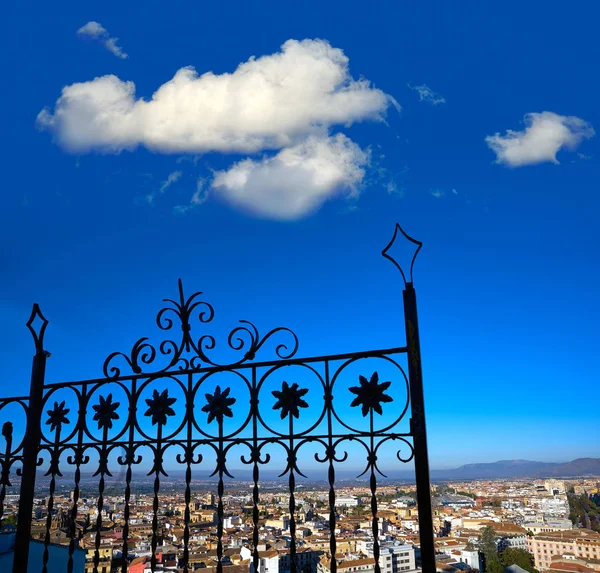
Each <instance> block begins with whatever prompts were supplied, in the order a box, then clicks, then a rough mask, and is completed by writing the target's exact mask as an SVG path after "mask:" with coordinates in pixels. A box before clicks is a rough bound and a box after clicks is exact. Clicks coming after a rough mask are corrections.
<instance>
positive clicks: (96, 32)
mask: <svg viewBox="0 0 600 573" xmlns="http://www.w3.org/2000/svg"><path fill="white" fill-rule="evenodd" d="M77 35H78V36H79V37H81V38H92V39H93V40H97V41H99V42H100V43H101V44H102V45H103V46H104V47H105V48H106V49H107V50H108V51H109V52H111V53H112V54H114V55H115V56H117V58H121V59H123V60H124V59H125V58H127V54H126V53H125V52H123V50H122V48H121V47H120V46H118V45H117V42H118V41H119V38H113V37H112V36H111V35H110V34H109V33H108V30H107V29H106V28H105V27H104V26H103V25H102V24H100V23H99V22H94V21H92V22H88V23H87V24H85V26H81V28H79V30H77Z"/></svg>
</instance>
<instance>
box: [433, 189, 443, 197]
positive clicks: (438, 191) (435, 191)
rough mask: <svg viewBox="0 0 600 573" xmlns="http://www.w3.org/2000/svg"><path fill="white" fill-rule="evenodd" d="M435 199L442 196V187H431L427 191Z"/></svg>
mask: <svg viewBox="0 0 600 573" xmlns="http://www.w3.org/2000/svg"><path fill="white" fill-rule="evenodd" d="M429 192H430V193H431V194H432V195H433V196H434V197H435V198H436V199H439V198H440V197H443V196H444V190H443V189H431V191H429Z"/></svg>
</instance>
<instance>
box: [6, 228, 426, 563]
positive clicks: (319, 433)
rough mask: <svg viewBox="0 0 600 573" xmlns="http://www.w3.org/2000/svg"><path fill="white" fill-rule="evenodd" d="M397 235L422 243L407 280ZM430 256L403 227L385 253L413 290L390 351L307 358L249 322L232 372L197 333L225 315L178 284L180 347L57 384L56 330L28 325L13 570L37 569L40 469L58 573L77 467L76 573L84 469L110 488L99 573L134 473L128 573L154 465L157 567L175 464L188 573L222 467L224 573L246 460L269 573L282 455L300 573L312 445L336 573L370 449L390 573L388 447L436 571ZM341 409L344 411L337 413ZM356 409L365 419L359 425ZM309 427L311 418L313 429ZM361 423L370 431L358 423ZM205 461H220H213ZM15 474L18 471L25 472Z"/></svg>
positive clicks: (151, 349)
mask: <svg viewBox="0 0 600 573" xmlns="http://www.w3.org/2000/svg"><path fill="white" fill-rule="evenodd" d="M399 233H400V234H402V235H403V236H404V237H405V238H407V239H408V240H409V241H411V242H412V243H414V244H415V245H416V246H417V248H416V251H415V253H414V256H413V257H412V260H411V264H410V269H409V271H408V273H406V274H405V272H404V271H403V269H402V267H401V266H400V264H399V263H398V262H397V261H396V260H395V259H394V258H393V257H392V255H391V254H390V249H391V247H392V245H393V243H394V241H395V240H396V238H397V236H398V234H399ZM420 248H421V243H420V242H418V241H416V240H414V239H412V238H410V237H409V236H408V235H406V234H405V233H404V231H403V230H402V229H401V228H400V226H398V225H397V226H396V230H395V233H394V237H393V238H392V241H391V242H390V244H389V245H388V246H387V247H386V248H385V249H384V251H383V253H382V254H383V255H384V256H385V257H386V258H388V259H389V260H390V261H392V263H393V264H394V265H395V266H396V267H397V268H398V270H399V271H400V273H401V274H402V277H403V279H404V283H405V288H404V314H405V331H406V345H404V346H398V347H392V348H388V349H383V350H373V351H361V352H352V353H346V354H338V355H328V356H316V357H309V358H298V357H297V351H298V338H297V337H296V335H295V334H294V333H293V332H292V331H291V330H289V329H287V328H275V329H273V330H271V331H269V332H267V333H266V334H265V335H262V336H261V335H260V333H259V330H258V329H257V328H256V327H255V326H254V325H253V324H252V323H250V322H248V321H240V324H239V326H237V327H236V328H234V329H233V330H232V331H231V333H230V334H229V336H228V338H227V342H228V348H229V350H230V351H231V352H233V353H234V354H235V358H234V359H233V360H231V361H229V362H228V363H220V362H217V361H216V359H215V358H214V353H213V351H214V350H215V349H216V348H217V340H216V338H214V337H213V336H211V335H209V334H204V333H202V334H201V335H200V336H196V335H195V334H194V333H195V332H196V328H197V327H198V325H200V326H202V325H207V324H209V323H210V322H211V321H212V320H213V318H214V316H215V313H214V309H213V307H212V306H211V305H210V304H209V303H207V302H205V301H204V300H203V299H201V295H202V293H199V292H198V293H194V294H192V295H191V296H186V295H185V293H184V289H183V285H182V282H181V280H180V281H179V284H178V286H179V288H178V296H177V298H175V299H166V300H165V302H166V303H167V306H165V307H164V308H163V309H162V310H160V311H159V313H158V315H157V317H156V324H157V326H158V328H159V329H160V330H162V331H164V332H165V333H169V334H173V335H175V336H172V337H171V338H167V339H165V340H163V341H161V342H160V343H159V344H157V345H155V344H152V343H151V342H150V340H149V339H148V338H140V339H139V340H138V341H137V342H135V344H134V345H133V347H132V348H131V350H130V351H129V352H115V353H113V354H111V355H110V356H108V358H107V359H106V361H105V362H104V365H103V377H102V378H98V379H91V380H84V381H76V382H60V383H48V382H46V380H45V365H46V360H47V358H48V356H49V354H48V352H47V351H46V350H45V349H44V334H45V330H46V326H47V324H48V322H47V320H46V319H45V318H44V316H43V315H42V313H41V311H40V309H39V307H38V306H37V305H34V307H33V311H32V314H31V317H30V319H29V321H28V323H27V326H28V327H29V329H30V331H31V333H32V336H33V339H34V343H35V349H36V353H35V356H34V359H33V370H32V378H31V388H30V395H29V396H28V397H23V398H7V399H3V400H0V412H1V411H2V409H4V408H5V407H8V406H9V405H12V406H15V407H19V408H22V409H23V411H24V414H25V415H26V418H27V428H26V432H25V434H24V438H23V439H22V440H20V443H18V444H15V443H14V441H13V426H12V424H11V423H10V422H7V423H5V424H4V426H3V428H2V435H3V436H4V440H5V448H4V451H3V453H0V464H1V470H2V471H1V476H0V517H1V516H2V513H3V510H4V500H5V495H6V491H7V488H10V486H11V481H10V478H11V473H15V472H16V473H17V474H18V475H19V476H20V477H21V485H20V503H19V513H18V524H17V536H16V547H15V558H14V567H13V571H14V572H19V573H20V572H22V571H27V561H28V554H29V553H28V552H29V543H30V537H31V526H32V512H33V500H34V494H35V486H36V472H37V471H39V470H38V467H40V466H41V467H42V469H45V472H44V473H45V476H46V478H47V479H49V484H48V494H47V500H48V501H47V518H46V524H45V536H44V539H43V542H44V553H43V560H42V570H43V571H45V570H46V569H47V565H48V561H49V558H50V557H49V555H50V554H49V546H50V540H51V536H50V532H51V526H52V519H53V513H54V512H53V506H54V498H55V491H56V481H57V479H58V478H61V477H62V476H63V472H64V468H65V467H67V468H69V470H70V473H71V472H72V475H73V478H72V487H73V492H72V502H71V503H72V505H71V508H70V516H69V517H70V519H69V537H70V543H69V546H68V552H69V559H68V566H67V570H68V572H69V573H72V571H73V563H74V561H73V554H74V551H75V549H76V547H77V539H76V520H77V514H78V506H79V502H80V494H81V479H82V471H84V470H85V471H87V472H90V470H91V471H92V472H93V475H94V476H95V477H96V478H97V480H98V481H97V483H98V491H97V508H96V516H95V523H94V524H92V525H91V528H92V530H94V529H95V531H96V534H95V540H94V553H93V570H94V572H96V571H98V570H99V568H100V566H101V551H100V549H101V531H102V520H103V511H102V510H103V508H104V497H105V487H106V480H107V479H108V478H110V477H111V476H112V475H113V472H114V471H115V469H116V468H118V469H119V471H122V472H123V484H122V485H123V491H124V512H123V520H122V521H123V532H122V548H121V553H122V556H123V560H122V571H123V573H125V572H126V571H127V570H128V559H127V556H128V555H129V554H130V548H129V546H128V544H129V539H130V531H129V528H130V504H131V494H132V476H133V468H135V467H136V466H137V467H139V468H141V467H142V466H143V463H144V462H150V463H151V468H150V469H149V471H147V475H149V476H153V478H154V481H153V493H152V499H153V505H152V536H151V568H152V570H154V569H155V568H156V565H157V543H158V529H159V527H158V525H159V523H158V516H159V505H160V494H161V479H162V478H164V477H166V476H168V471H169V469H168V467H167V466H168V465H169V464H171V465H173V464H176V466H177V467H180V468H184V470H185V477H184V487H185V493H184V499H185V513H184V516H183V522H184V531H183V539H182V544H183V553H182V558H181V562H180V566H181V567H182V569H183V570H184V571H188V570H190V571H191V566H190V565H189V561H190V552H189V545H190V503H191V498H192V486H191V483H192V477H193V474H194V470H195V468H198V467H202V468H206V467H211V469H212V470H213V471H212V473H211V475H212V476H213V477H214V479H215V480H216V491H217V497H216V513H217V520H216V538H217V544H216V559H217V570H218V571H219V573H220V572H221V570H222V568H223V567H222V564H223V552H224V546H223V519H224V506H223V496H224V492H225V485H226V482H225V479H226V477H234V476H233V473H232V472H233V470H232V469H231V467H230V463H229V462H228V456H229V458H231V457H232V456H233V455H234V452H235V459H238V460H239V462H240V463H241V464H245V465H247V466H249V467H250V468H251V470H252V483H253V487H252V526H253V531H252V545H253V546H254V549H255V550H254V551H253V557H252V559H253V570H254V571H255V572H258V571H259V552H258V551H257V550H256V548H257V547H258V545H259V541H260V540H259V504H260V489H259V482H260V479H261V477H260V472H261V468H262V467H263V466H266V465H268V464H271V463H272V455H271V453H270V452H271V451H273V450H275V451H276V450H277V449H279V450H280V451H281V453H282V455H281V456H279V457H280V458H281V459H283V460H284V465H285V468H284V469H283V471H282V473H281V474H280V475H281V476H282V477H287V489H288V492H289V504H288V511H289V520H290V522H289V530H290V538H291V541H290V548H289V550H290V556H289V560H290V570H291V572H292V573H296V550H297V546H296V523H295V515H296V483H297V479H298V478H302V477H306V474H305V471H306V470H305V469H304V468H303V465H302V464H303V461H302V460H303V459H304V460H305V458H306V456H305V457H304V458H303V457H302V455H301V453H302V452H303V450H304V449H306V448H311V453H313V457H314V460H315V461H316V463H317V464H322V465H323V466H324V467H325V468H326V469H327V472H326V473H327V480H328V484H329V498H328V503H329V522H330V523H329V538H330V539H329V553H330V555H331V562H330V570H331V573H335V572H336V560H335V558H334V557H335V555H336V534H335V529H336V527H335V524H336V508H335V506H336V491H335V487H336V467H338V466H339V465H340V464H343V463H344V462H345V461H346V460H347V459H348V451H347V450H348V449H351V448H354V451H355V452H356V448H357V447H358V448H360V451H362V452H363V454H362V455H361V457H362V459H363V460H364V468H363V471H362V473H360V472H358V473H360V475H361V476H367V477H368V480H369V487H370V492H371V503H370V511H371V516H372V536H373V557H374V559H375V569H376V573H380V568H379V551H380V546H379V531H378V518H377V514H378V507H377V486H378V476H382V475H384V474H383V471H382V468H381V467H380V465H381V464H380V461H379V460H380V459H381V457H380V456H381V452H382V451H383V450H384V449H385V448H386V447H388V446H389V445H390V444H397V445H398V448H397V450H396V459H397V460H398V461H399V462H408V461H410V460H412V459H413V458H414V461H415V469H416V482H417V499H418V511H419V526H420V543H421V562H422V568H423V571H425V572H427V573H429V572H433V571H435V562H434V546H433V527H432V514H431V498H430V485H429V468H428V460H427V440H426V430H425V414H424V404H423V387H422V380H421V365H420V348H419V331H418V321H417V310H416V297H415V291H414V289H413V284H412V268H413V265H414V261H415V257H416V255H417V253H418V251H419V249H420ZM407 275H408V276H407ZM269 347H270V348H272V349H273V348H274V352H275V355H276V358H275V359H274V360H263V359H262V358H261V356H262V355H263V353H264V352H266V351H267V349H268V348H269ZM373 360H378V361H379V364H380V365H381V366H380V367H378V368H377V369H375V368H372V367H370V366H367V364H369V361H373ZM403 360H404V364H405V365H406V366H407V368H406V370H407V372H406V371H405V368H404V367H403V366H402V363H401V362H402V361H403ZM363 365H364V367H363ZM224 381H225V382H224ZM348 381H350V382H351V383H352V385H350V384H349V383H347V382H348ZM309 390H310V392H311V393H312V394H315V393H316V394H317V398H314V397H313V398H311V403H310V408H309V402H308V400H309V397H308V394H309ZM334 394H335V399H334ZM65 396H66V397H65ZM244 396H246V397H247V398H248V406H247V407H242V406H243V402H244V399H245V398H244ZM342 403H343V404H344V406H343V407H342V406H339V405H340V404H342ZM236 408H237V411H236V412H235V415H234V409H236ZM240 408H241V409H240ZM409 410H410V420H409V422H410V423H409V425H408V426H407V427H406V428H403V425H402V424H401V423H402V421H403V420H405V418H406V415H407V413H408V412H409ZM349 412H355V415H353V416H349V415H348V414H349ZM383 414H386V416H387V417H386V416H383ZM274 415H275V416H276V417H277V419H275V418H274V417H273V416H274ZM390 416H391V417H390ZM308 417H310V418H311V420H312V421H310V422H309V423H307V424H304V425H302V422H303V421H304V420H305V419H308ZM361 419H362V420H364V422H365V423H364V424H360V423H357V422H354V421H353V422H350V420H359V421H360V420H361ZM382 421H383V422H382ZM380 422H381V423H380ZM299 425H300V427H299ZM267 450H269V451H267ZM314 450H316V451H314ZM147 451H150V452H151V454H150V456H149V457H150V458H151V459H147V458H148V456H147V455H146V453H144V452H147ZM207 452H212V454H211V455H210V456H209V455H208V454H207ZM240 452H241V453H240ZM356 455H358V454H354V457H356ZM275 458H277V454H273V462H274V460H275ZM92 459H94V462H92V461H91V460H92ZM212 460H214V462H213V461H212ZM15 465H16V467H18V466H20V467H18V469H16V470H15ZM147 469H148V468H146V470H147Z"/></svg>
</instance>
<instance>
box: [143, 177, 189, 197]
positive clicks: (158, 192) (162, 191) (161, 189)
mask: <svg viewBox="0 0 600 573" xmlns="http://www.w3.org/2000/svg"><path fill="white" fill-rule="evenodd" d="M182 175H183V172H182V171H173V172H172V173H169V176H168V177H167V178H166V179H165V180H164V181H163V182H162V183H161V185H160V187H159V188H158V189H157V190H156V191H153V192H152V193H150V194H149V195H146V201H148V203H150V205H153V204H154V201H155V199H156V198H157V197H158V196H160V195H164V194H165V192H166V190H167V189H168V188H169V187H170V186H171V185H173V183H176V182H177V181H179V179H180V178H181V176H182Z"/></svg>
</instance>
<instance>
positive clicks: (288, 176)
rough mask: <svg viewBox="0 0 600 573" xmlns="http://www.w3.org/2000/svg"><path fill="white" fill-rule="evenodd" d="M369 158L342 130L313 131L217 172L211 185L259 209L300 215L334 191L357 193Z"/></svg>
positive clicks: (279, 216) (230, 198) (291, 216)
mask: <svg viewBox="0 0 600 573" xmlns="http://www.w3.org/2000/svg"><path fill="white" fill-rule="evenodd" d="M368 163H369V153H368V152H365V151H363V150H362V149H361V148H360V147H359V146H358V145H356V143H354V142H353V141H351V140H350V139H349V138H348V137H346V136H345V135H342V134H341V133H339V134H337V135H336V136H334V137H320V136H310V137H308V138H307V139H306V140H305V141H303V142H302V143H300V144H298V145H296V146H293V147H288V148H286V149H283V150H282V151H280V152H279V153H278V154H277V155H275V156H274V157H268V158H263V159H261V160H258V161H255V160H253V159H245V160H243V161H240V162H238V163H236V164H234V165H233V166H232V167H230V168H229V169H228V170H226V171H218V172H216V173H215V176H214V179H213V181H212V191H213V192H214V193H218V194H220V195H221V196H223V197H224V198H226V199H227V200H228V201H229V202H231V203H233V204H234V205H236V206H238V207H241V208H243V209H245V210H248V211H250V212H252V213H254V214H256V215H261V216H265V217H269V218H273V219H280V220H290V219H297V218H300V217H303V216H305V215H308V214H310V213H311V212H313V211H314V210H316V209H318V208H319V207H320V206H321V205H322V204H323V203H324V202H325V201H326V200H327V199H329V198H331V197H333V196H335V195H338V194H343V193H345V194H346V196H348V197H356V196H357V195H358V193H359V188H360V183H361V182H362V180H363V177H364V174H365V171H364V167H366V166H367V165H368Z"/></svg>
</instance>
